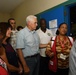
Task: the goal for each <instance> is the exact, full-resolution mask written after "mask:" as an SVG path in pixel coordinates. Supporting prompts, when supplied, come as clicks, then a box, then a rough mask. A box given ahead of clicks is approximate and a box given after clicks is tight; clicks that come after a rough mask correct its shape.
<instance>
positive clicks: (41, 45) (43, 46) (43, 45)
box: [39, 44, 47, 48]
mask: <svg viewBox="0 0 76 75" xmlns="http://www.w3.org/2000/svg"><path fill="white" fill-rule="evenodd" d="M46 47H47V44H40V46H39V48H46Z"/></svg>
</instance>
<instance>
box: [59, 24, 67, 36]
mask: <svg viewBox="0 0 76 75" xmlns="http://www.w3.org/2000/svg"><path fill="white" fill-rule="evenodd" d="M58 30H59V35H66V34H67V30H68V27H67V25H66V24H62V25H61V26H60V27H59V28H58Z"/></svg>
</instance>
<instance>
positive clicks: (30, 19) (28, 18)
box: [26, 15, 37, 24]
mask: <svg viewBox="0 0 76 75" xmlns="http://www.w3.org/2000/svg"><path fill="white" fill-rule="evenodd" d="M33 18H36V19H37V17H36V16H34V15H29V16H27V18H26V24H27V23H28V21H32V19H33Z"/></svg>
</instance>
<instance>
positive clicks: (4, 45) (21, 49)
mask: <svg viewBox="0 0 76 75" xmlns="http://www.w3.org/2000/svg"><path fill="white" fill-rule="evenodd" d="M37 23H38V21H37V17H36V16H34V15H29V16H27V18H26V26H25V27H24V28H23V27H22V26H18V27H17V28H16V21H15V19H14V18H10V19H8V22H0V75H75V74H76V71H75V69H76V65H75V63H76V41H74V39H73V37H70V36H68V35H67V32H68V25H67V24H66V23H65V22H63V23H61V24H60V25H59V26H58V29H57V32H56V36H54V35H53V33H52V31H51V30H50V29H48V28H47V21H46V20H45V19H44V18H41V19H40V28H39V29H38V30H36V27H37V26H38V24H37Z"/></svg>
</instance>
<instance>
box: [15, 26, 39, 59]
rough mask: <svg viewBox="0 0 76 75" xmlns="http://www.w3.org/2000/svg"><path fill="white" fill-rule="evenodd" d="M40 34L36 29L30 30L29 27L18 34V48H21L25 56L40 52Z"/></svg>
mask: <svg viewBox="0 0 76 75" xmlns="http://www.w3.org/2000/svg"><path fill="white" fill-rule="evenodd" d="M39 43H40V40H39V36H38V34H37V33H36V31H30V30H29V29H28V27H25V28H24V29H22V30H20V31H19V32H18V34H17V41H16V48H17V49H18V48H21V49H22V52H23V55H24V57H27V56H31V55H34V54H37V53H39Z"/></svg>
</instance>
